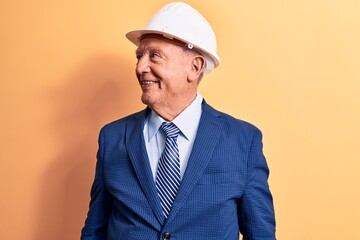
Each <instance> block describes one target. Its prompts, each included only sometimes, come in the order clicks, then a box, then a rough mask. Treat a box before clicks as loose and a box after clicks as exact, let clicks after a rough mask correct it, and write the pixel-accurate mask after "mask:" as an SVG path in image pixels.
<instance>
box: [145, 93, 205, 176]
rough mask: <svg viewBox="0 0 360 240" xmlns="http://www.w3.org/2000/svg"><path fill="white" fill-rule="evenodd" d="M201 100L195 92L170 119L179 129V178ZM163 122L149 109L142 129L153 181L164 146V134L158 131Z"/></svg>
mask: <svg viewBox="0 0 360 240" xmlns="http://www.w3.org/2000/svg"><path fill="white" fill-rule="evenodd" d="M202 100H203V97H202V96H201V95H200V94H199V93H197V95H196V98H195V100H194V101H193V102H192V103H191V104H190V105H189V106H188V107H187V108H186V109H185V110H184V111H182V112H181V113H180V114H179V115H178V116H177V117H176V118H175V119H174V120H173V121H172V122H173V123H174V124H175V125H176V126H177V127H178V128H179V129H180V131H181V133H180V134H179V137H178V140H177V143H178V146H179V154H180V177H181V178H182V177H183V175H184V172H185V169H186V166H187V162H188V160H189V156H190V153H191V150H192V147H193V145H194V141H195V137H196V132H197V129H198V127H199V122H200V117H201V103H202ZM163 122H165V120H164V119H163V118H162V117H160V116H159V115H158V114H157V113H156V112H154V111H151V113H150V115H149V118H148V119H147V121H146V123H145V126H144V131H143V133H144V139H145V146H146V151H147V154H148V157H149V161H150V166H151V171H152V174H153V177H154V181H155V179H156V170H157V166H158V163H159V160H160V156H161V153H162V152H163V150H164V148H165V134H164V133H163V132H162V131H158V130H159V127H160V125H161V124H162V123H163Z"/></svg>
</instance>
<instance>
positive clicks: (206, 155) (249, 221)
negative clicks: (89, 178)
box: [81, 101, 275, 240]
mask: <svg viewBox="0 0 360 240" xmlns="http://www.w3.org/2000/svg"><path fill="white" fill-rule="evenodd" d="M202 108H203V111H202V116H201V119H200V125H199V128H198V132H197V136H196V139H195V143H194V146H193V149H192V152H191V155H190V158H189V161H188V165H187V168H186V171H185V173H184V176H183V179H182V182H181V186H180V189H179V191H178V193H177V196H176V199H175V202H174V203H173V206H172V209H171V212H170V214H169V216H168V218H167V219H165V218H164V216H163V214H162V210H161V206H160V200H159V197H158V195H157V191H156V187H155V183H154V180H153V176H152V173H151V169H150V164H149V160H148V157H147V152H146V148H145V144H144V137H143V127H144V122H145V119H146V117H147V115H148V114H149V112H150V110H149V109H145V110H143V111H141V112H139V113H136V114H133V115H130V116H128V117H125V118H123V119H120V120H118V121H115V122H113V123H110V124H108V125H106V126H105V127H104V128H103V129H102V130H101V132H100V137H99V151H98V160H97V165H96V175H95V180H94V183H93V186H92V189H91V201H90V208H89V212H88V216H87V219H86V222H85V226H84V228H83V230H82V236H81V239H83V240H95V239H96V240H97V239H108V240H132V239H151V240H152V239H154V240H155V239H163V238H164V237H165V238H164V239H167V238H166V236H169V235H170V236H171V238H170V239H176V240H180V239H181V240H191V239H196V240H202V239H204V240H211V239H214V240H225V239H229V240H238V239H239V231H240V232H241V233H242V235H243V236H244V239H246V240H274V239H275V218H274V210H273V202H272V196H271V193H270V191H269V187H268V183H267V178H268V173H269V171H268V167H267V164H266V160H265V158H264V155H263V153H262V135H261V132H260V131H259V130H258V129H257V128H256V127H254V126H253V125H251V124H249V123H246V122H243V121H241V120H237V119H235V118H233V117H231V116H229V115H226V114H224V113H221V112H218V111H216V110H215V109H213V108H211V107H210V106H209V105H207V104H206V103H205V101H204V102H203V104H202Z"/></svg>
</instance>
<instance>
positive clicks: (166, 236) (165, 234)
mask: <svg viewBox="0 0 360 240" xmlns="http://www.w3.org/2000/svg"><path fill="white" fill-rule="evenodd" d="M162 236H163V239H164V240H170V238H171V234H170V233H168V232H164V233H163V235H162Z"/></svg>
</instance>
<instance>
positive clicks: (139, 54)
mask: <svg viewBox="0 0 360 240" xmlns="http://www.w3.org/2000/svg"><path fill="white" fill-rule="evenodd" d="M141 58H142V53H138V52H137V53H136V59H137V60H140V59H141Z"/></svg>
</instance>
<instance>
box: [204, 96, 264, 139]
mask: <svg viewBox="0 0 360 240" xmlns="http://www.w3.org/2000/svg"><path fill="white" fill-rule="evenodd" d="M203 110H204V112H205V113H206V112H208V113H210V114H211V115H213V116H215V117H216V118H217V119H218V121H219V122H221V124H222V125H223V129H224V131H225V132H227V133H229V134H234V133H238V134H241V135H248V136H249V135H250V136H253V135H257V134H260V135H261V131H260V130H259V128H257V127H256V126H255V125H253V124H252V123H250V122H247V121H245V120H242V119H239V118H235V117H233V116H231V115H229V114H228V113H225V112H222V111H219V110H216V109H215V108H213V107H211V106H210V105H208V104H207V103H206V102H204V108H203Z"/></svg>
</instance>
